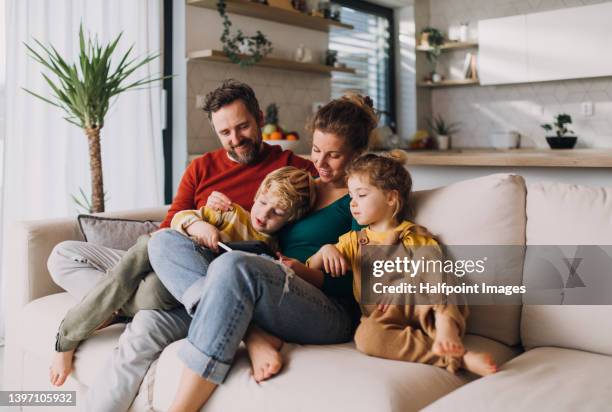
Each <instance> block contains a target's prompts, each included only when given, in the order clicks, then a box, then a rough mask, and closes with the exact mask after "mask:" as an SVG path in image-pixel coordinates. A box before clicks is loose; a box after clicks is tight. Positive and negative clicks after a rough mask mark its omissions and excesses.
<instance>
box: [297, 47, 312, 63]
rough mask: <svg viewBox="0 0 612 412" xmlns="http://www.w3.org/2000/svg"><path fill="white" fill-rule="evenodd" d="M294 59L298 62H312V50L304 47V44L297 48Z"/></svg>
mask: <svg viewBox="0 0 612 412" xmlns="http://www.w3.org/2000/svg"><path fill="white" fill-rule="evenodd" d="M294 59H295V61H296V62H300V63H311V62H312V50H310V49H309V48H308V47H304V45H303V44H300V46H299V47H298V48H297V49H295V55H294Z"/></svg>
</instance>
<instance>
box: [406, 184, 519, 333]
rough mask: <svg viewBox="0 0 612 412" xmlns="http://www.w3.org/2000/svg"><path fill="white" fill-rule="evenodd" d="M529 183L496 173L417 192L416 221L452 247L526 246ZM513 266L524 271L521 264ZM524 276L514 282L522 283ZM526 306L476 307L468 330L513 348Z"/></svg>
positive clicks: (414, 201)
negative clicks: (527, 185)
mask: <svg viewBox="0 0 612 412" xmlns="http://www.w3.org/2000/svg"><path fill="white" fill-rule="evenodd" d="M525 193H526V189H525V181H524V180H523V178H522V177H520V176H516V175H511V174H493V175H490V176H484V177H479V178H476V179H470V180H465V181H462V182H458V183H454V184H451V185H448V186H444V187H440V188H437V189H432V190H424V191H418V192H415V193H414V197H413V208H414V213H415V216H414V218H415V221H416V222H417V223H419V224H421V225H423V226H425V227H427V228H428V229H429V230H430V231H431V232H432V233H433V234H434V235H436V236H437V237H438V238H439V239H440V241H441V242H442V243H444V244H447V245H524V244H525V224H526V220H525ZM511 260H512V262H509V265H502V266H505V267H511V266H512V267H514V268H515V270H517V271H522V256H521V262H519V264H516V262H515V261H514V259H511ZM520 276H521V273H516V274H514V275H512V276H511V277H514V278H515V279H520ZM520 314H521V308H520V306H516V305H514V306H509V305H507V306H502V305H500V306H489V305H487V306H472V307H470V317H469V318H468V324H467V331H468V333H473V334H477V335H481V336H485V337H488V338H491V339H496V340H498V341H500V342H503V343H506V344H508V345H516V344H518V343H519V342H520V333H519V325H520Z"/></svg>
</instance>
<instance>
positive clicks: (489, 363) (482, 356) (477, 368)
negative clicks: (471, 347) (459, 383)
mask: <svg viewBox="0 0 612 412" xmlns="http://www.w3.org/2000/svg"><path fill="white" fill-rule="evenodd" d="M463 365H464V367H465V369H467V370H468V371H470V372H472V373H475V374H476V375H480V376H487V375H491V374H493V373H495V372H497V364H496V363H495V360H493V357H492V356H491V355H490V354H489V353H486V352H473V351H467V352H465V355H463Z"/></svg>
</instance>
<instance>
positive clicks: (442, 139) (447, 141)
mask: <svg viewBox="0 0 612 412" xmlns="http://www.w3.org/2000/svg"><path fill="white" fill-rule="evenodd" d="M437 140H438V150H448V149H450V147H451V138H450V136H446V135H443V134H440V135H438V138H437Z"/></svg>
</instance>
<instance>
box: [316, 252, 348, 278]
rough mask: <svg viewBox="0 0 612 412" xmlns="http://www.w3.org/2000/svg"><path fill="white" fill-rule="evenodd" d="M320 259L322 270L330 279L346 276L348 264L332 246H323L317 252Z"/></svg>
mask: <svg viewBox="0 0 612 412" xmlns="http://www.w3.org/2000/svg"><path fill="white" fill-rule="evenodd" d="M319 253H320V254H321V259H322V260H323V268H324V269H325V272H327V273H329V274H330V275H332V277H339V276H343V275H344V274H346V271H347V270H348V263H347V262H346V259H344V256H342V253H340V251H339V250H338V249H336V247H335V246H334V245H325V246H323V247H322V248H321V250H319Z"/></svg>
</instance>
